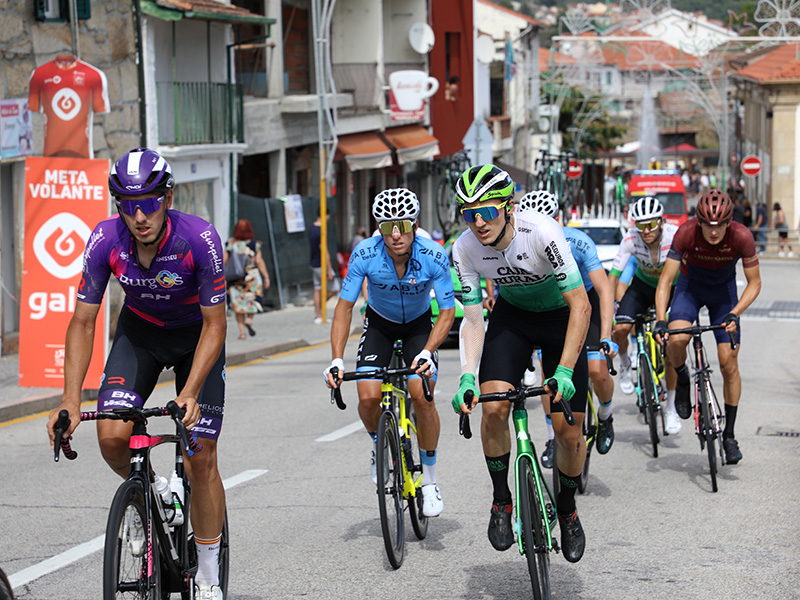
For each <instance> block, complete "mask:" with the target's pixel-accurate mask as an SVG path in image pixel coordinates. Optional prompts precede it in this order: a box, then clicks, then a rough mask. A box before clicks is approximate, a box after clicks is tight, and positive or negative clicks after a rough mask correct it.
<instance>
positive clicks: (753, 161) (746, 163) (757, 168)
mask: <svg viewBox="0 0 800 600" xmlns="http://www.w3.org/2000/svg"><path fill="white" fill-rule="evenodd" d="M760 172H761V159H759V158H758V157H757V156H753V155H752V154H751V155H750V156H745V157H744V159H743V160H742V173H744V174H745V175H747V176H748V177H755V176H756V175H758V174H759V173H760Z"/></svg>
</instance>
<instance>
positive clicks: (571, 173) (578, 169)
mask: <svg viewBox="0 0 800 600" xmlns="http://www.w3.org/2000/svg"><path fill="white" fill-rule="evenodd" d="M581 175H583V165H582V164H581V163H580V161H578V160H575V159H574V158H570V159H569V166H568V167H567V177H569V178H570V179H577V178H578V177H580V176H581Z"/></svg>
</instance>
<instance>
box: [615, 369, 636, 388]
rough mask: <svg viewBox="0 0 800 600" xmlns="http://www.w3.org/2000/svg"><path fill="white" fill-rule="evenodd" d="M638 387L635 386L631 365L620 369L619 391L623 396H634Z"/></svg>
mask: <svg viewBox="0 0 800 600" xmlns="http://www.w3.org/2000/svg"><path fill="white" fill-rule="evenodd" d="M635 387H636V386H634V385H633V373H632V372H631V365H628V366H627V367H623V366H620V368H619V389H620V391H621V392H622V393H623V394H632V393H633V390H634V388H635Z"/></svg>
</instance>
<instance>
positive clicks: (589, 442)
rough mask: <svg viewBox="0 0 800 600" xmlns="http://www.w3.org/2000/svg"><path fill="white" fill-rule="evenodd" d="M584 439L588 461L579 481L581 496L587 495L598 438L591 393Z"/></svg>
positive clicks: (584, 424) (584, 423)
mask: <svg viewBox="0 0 800 600" xmlns="http://www.w3.org/2000/svg"><path fill="white" fill-rule="evenodd" d="M583 438H584V439H585V440H586V460H585V461H584V463H583V471H582V472H581V478H580V480H579V481H578V491H579V492H580V493H581V494H585V493H586V486H587V484H588V483H589V461H590V460H591V459H592V448H594V442H595V439H596V438H597V423H595V420H594V405H593V401H592V392H591V391H590V392H589V397H588V398H587V404H586V414H585V415H584V417H583Z"/></svg>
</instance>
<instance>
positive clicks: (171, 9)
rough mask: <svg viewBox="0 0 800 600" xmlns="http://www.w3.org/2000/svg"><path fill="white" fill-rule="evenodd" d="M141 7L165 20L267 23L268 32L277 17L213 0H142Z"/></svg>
mask: <svg viewBox="0 0 800 600" xmlns="http://www.w3.org/2000/svg"><path fill="white" fill-rule="evenodd" d="M141 7H142V13H144V14H146V15H148V16H150V17H155V18H157V19H161V20H163V21H179V20H181V19H202V20H204V21H220V22H223V23H253V24H257V25H266V26H267V33H269V27H270V25H273V24H275V19H272V18H270V17H265V16H263V15H257V14H255V13H251V12H250V11H249V10H247V9H245V8H240V7H238V6H234V5H232V4H223V3H221V2H215V1H213V0H141Z"/></svg>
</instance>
